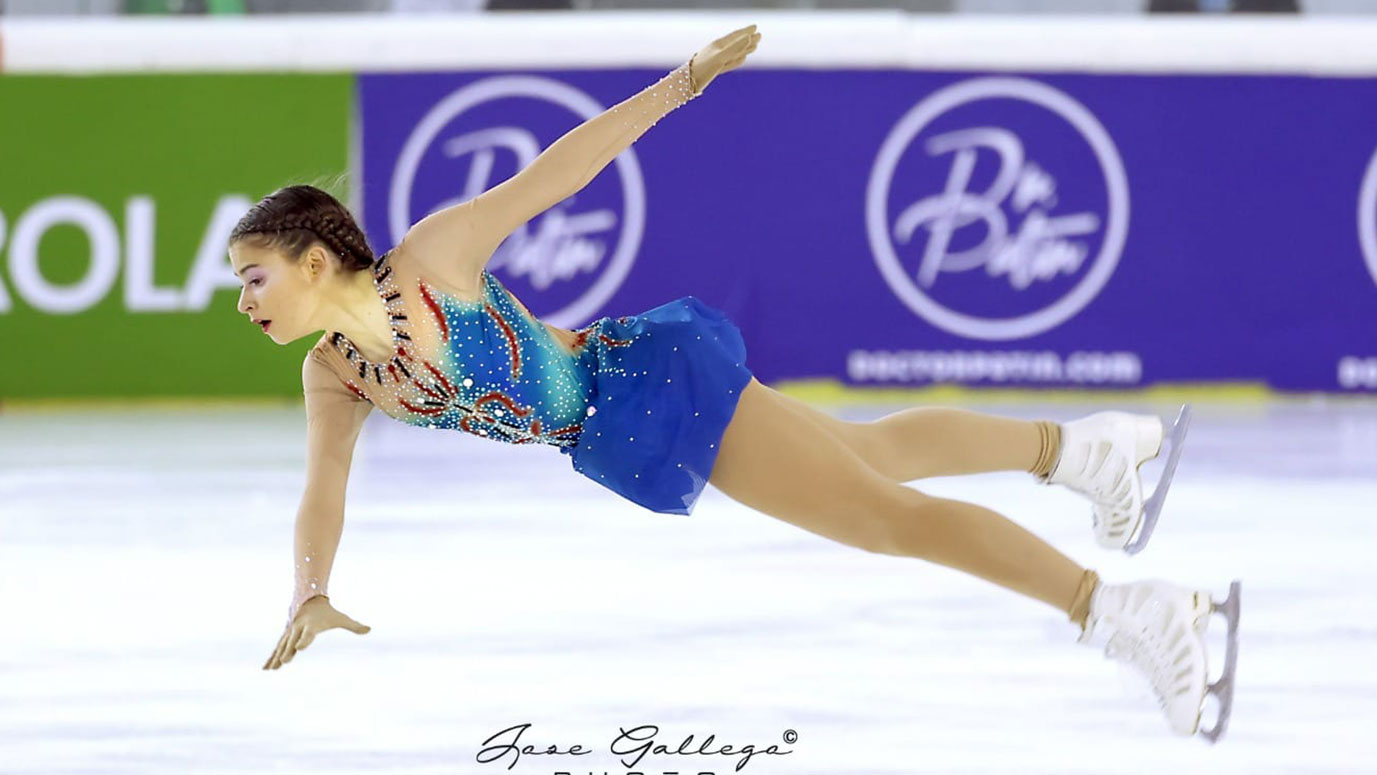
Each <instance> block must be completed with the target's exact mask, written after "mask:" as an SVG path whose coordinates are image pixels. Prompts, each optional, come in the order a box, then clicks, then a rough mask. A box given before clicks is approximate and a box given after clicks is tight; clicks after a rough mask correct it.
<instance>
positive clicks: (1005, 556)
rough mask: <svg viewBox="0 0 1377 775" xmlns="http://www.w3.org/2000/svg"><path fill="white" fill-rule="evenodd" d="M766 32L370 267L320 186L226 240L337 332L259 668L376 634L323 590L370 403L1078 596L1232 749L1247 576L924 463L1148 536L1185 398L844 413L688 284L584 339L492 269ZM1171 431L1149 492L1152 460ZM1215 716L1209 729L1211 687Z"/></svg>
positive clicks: (1087, 618)
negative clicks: (1126, 557)
mask: <svg viewBox="0 0 1377 775" xmlns="http://www.w3.org/2000/svg"><path fill="white" fill-rule="evenodd" d="M759 40H760V33H758V32H756V29H755V25H751V26H749V27H745V28H742V29H739V30H736V31H735V32H732V33H730V34H728V35H725V36H723V37H721V38H719V39H717V40H715V41H713V42H712V43H710V44H708V45H707V46H705V47H704V48H703V49H702V50H700V51H698V52H697V53H695V54H694V55H693V57H691V58H690V59H689V60H688V61H687V62H685V63H684V64H682V65H680V66H679V67H677V68H675V69H674V70H673V71H671V72H670V73H669V74H668V75H666V76H665V77H664V78H662V79H661V80H660V81H658V82H657V83H655V84H653V85H651V86H649V87H647V88H645V89H644V90H643V91H641V92H640V93H638V94H636V95H634V96H632V97H630V98H629V99H627V100H625V101H623V102H621V103H620V104H618V105H616V106H615V107H613V108H611V109H610V110H607V111H606V112H604V113H602V114H601V115H598V116H596V117H594V118H592V119H590V120H588V121H586V122H584V123H583V124H581V125H580V126H578V127H576V128H574V129H573V130H571V131H569V132H568V133H566V134H565V135H564V136H562V137H560V138H559V140H558V141H556V142H555V143H554V144H553V145H551V146H550V147H549V148H548V149H546V150H545V151H544V152H543V153H541V154H540V156H539V157H538V158H536V159H535V160H534V161H533V162H532V163H531V164H530V165H528V166H527V167H526V168H525V169H522V170H520V171H519V172H518V173H517V174H515V175H513V176H512V177H511V178H509V179H507V180H505V181H504V182H502V183H501V184H499V185H497V186H495V187H494V188H492V189H490V190H488V191H486V192H484V193H482V194H480V195H479V196H476V197H474V198H472V199H470V200H468V201H466V202H464V203H462V204H457V205H453V206H450V207H446V208H444V209H441V210H439V211H437V212H435V213H432V214H430V215H428V216H426V217H425V218H423V219H421V220H420V221H419V222H417V223H416V224H414V225H413V226H412V227H411V228H410V229H409V230H408V231H407V233H406V235H405V237H404V238H403V239H402V241H401V243H400V244H398V245H397V246H396V247H394V248H393V249H392V250H390V251H388V252H387V253H385V254H384V255H382V256H381V257H379V258H377V259H376V260H375V258H374V255H373V252H372V251H371V250H370V248H369V246H368V243H367V241H366V239H365V237H364V235H363V233H362V231H361V230H360V229H359V227H358V225H357V224H356V222H355V220H354V218H353V217H352V216H351V214H350V213H349V211H348V210H347V209H346V208H345V207H344V206H343V205H342V204H341V203H340V202H339V201H338V200H336V199H335V198H334V197H332V196H330V195H329V194H327V193H325V192H324V191H322V190H320V189H318V188H315V187H312V186H303V185H297V186H288V187H286V188H283V189H280V190H278V191H276V192H274V193H272V194H270V195H269V196H267V197H265V198H264V199H263V200H261V201H260V202H258V203H257V204H255V205H254V207H253V208H252V209H251V210H250V211H249V212H248V213H247V214H246V215H245V216H244V218H243V219H242V220H241V221H240V222H239V224H238V225H237V226H236V228H235V229H234V231H233V233H232V235H231V237H230V240H229V256H230V261H231V263H232V264H233V267H234V271H235V274H236V275H238V276H240V278H241V279H242V281H243V290H242V293H241V295H240V299H239V305H238V309H239V311H240V312H242V313H244V314H245V315H248V316H249V317H250V318H251V319H252V320H253V322H254V323H256V324H258V325H261V326H262V328H263V331H264V332H265V333H267V335H268V336H270V337H271V338H272V339H273V341H275V342H277V343H279V344H287V343H288V342H292V341H294V340H296V339H299V338H300V337H303V336H307V335H311V334H314V333H315V332H319V331H322V330H323V331H324V332H325V333H324V335H323V336H321V337H320V339H319V340H318V341H317V342H316V344H315V346H314V347H313V348H312V349H311V350H310V352H309V353H308V355H307V357H306V358H305V359H304V361H303V363H302V371H301V380H302V389H303V391H304V393H305V401H306V412H307V464H306V478H307V481H306V485H305V492H304V494H303V496H302V500H301V507H300V510H299V512H298V514H297V521H296V528H295V541H294V562H295V568H296V572H295V589H294V595H293V598H292V602H291V605H290V606H289V607H288V612H287V622H286V625H285V626H284V628H283V632H282V635H281V637H280V639H279V640H278V643H277V646H276V648H275V649H274V650H273V653H272V655H271V656H270V657H269V659H268V661H267V662H266V663H265V664H264V666H263V667H264V669H277V668H279V667H281V665H283V664H284V663H286V662H290V661H291V660H292V658H293V656H294V655H295V654H297V653H298V652H300V651H301V650H303V649H305V648H307V647H308V646H310V645H311V643H312V641H313V640H314V639H315V637H316V635H318V634H319V633H321V632H324V631H325V630H329V629H333V628H344V629H348V630H351V631H353V632H355V633H359V634H362V633H366V632H368V630H369V628H368V627H367V626H365V625H362V624H360V623H359V622H357V621H355V620H354V619H351V618H350V617H348V616H346V615H345V614H343V613H341V612H340V611H338V610H336V609H335V608H334V607H333V605H332V604H331V603H330V601H329V597H328V595H327V594H326V591H327V590H326V584H327V581H328V580H329V577H330V568H331V565H332V563H333V561H334V557H335V551H336V548H337V547H338V544H339V538H340V532H341V530H342V528H343V519H344V501H345V482H346V479H347V478H348V474H349V467H350V461H351V459H352V455H353V449H354V443H355V440H356V438H357V436H358V433H359V429H360V426H361V424H362V423H363V420H364V418H365V416H366V415H367V414H368V413H369V411H370V410H371V409H372V408H374V407H377V408H378V409H380V410H381V411H382V412H383V413H384V414H386V415H388V416H389V417H391V418H393V419H396V420H400V421H402V422H405V423H409V424H411V425H421V426H425V427H428V428H444V429H450V430H460V431H464V432H467V433H470V434H474V435H477V436H482V437H486V438H488V439H492V440H495V441H501V442H507V443H511V444H548V445H552V446H555V447H558V448H559V451H560V452H561V453H563V454H567V455H569V456H570V459H571V463H572V466H573V468H574V469H575V470H576V471H578V472H579V473H581V474H583V475H584V476H586V477H588V478H590V479H592V480H593V481H595V482H597V483H599V484H601V485H603V486H604V487H606V488H608V489H610V490H612V491H614V492H616V493H618V494H619V495H622V496H623V497H625V498H627V499H629V500H631V501H634V502H636V503H638V504H641V505H642V506H644V507H646V508H647V509H650V510H652V511H655V512H659V513H666V514H685V515H687V514H690V513H691V512H692V509H693V506H694V504H695V503H696V502H697V500H698V497H699V495H700V494H701V492H702V490H703V487H704V485H705V484H707V483H709V482H711V483H712V484H713V485H714V486H715V487H716V488H717V489H719V490H720V491H722V492H724V493H726V494H727V495H728V496H729V497H731V498H732V499H734V500H736V501H739V502H740V503H743V504H745V505H747V506H749V507H751V508H753V509H756V510H759V511H761V512H764V513H766V514H769V515H771V516H773V517H776V518H778V519H781V520H784V521H786V522H789V523H791V524H793V525H796V526H798V527H800V528H802V529H804V530H807V531H810V532H813V533H816V534H818V535H821V536H824V537H826V538H830V539H832V540H834V541H839V542H841V543H844V544H848V545H850V546H854V547H857V548H859V549H862V550H865V551H868V552H875V553H879V554H888V555H903V556H908V557H919V558H922V559H925V560H928V561H931V562H935V563H939V564H941V565H945V566H947V567H949V568H955V569H958V570H961V571H964V572H966V573H969V574H972V575H975V576H978V577H980V578H982V579H985V580H987V581H990V582H992V583H994V584H998V585H1000V586H1003V587H1005V588H1008V589H1010V590H1013V591H1014V592H1017V593H1020V594H1022V595H1026V596H1028V597H1030V598H1032V599H1034V600H1039V601H1042V602H1043V603H1045V604H1047V605H1050V606H1052V607H1053V608H1055V609H1057V610H1058V611H1062V612H1064V613H1065V614H1066V615H1067V616H1068V617H1069V618H1070V620H1071V621H1072V622H1075V623H1076V624H1078V625H1079V626H1080V628H1081V632H1080V637H1079V639H1078V642H1081V643H1087V644H1090V645H1092V646H1098V645H1099V644H1100V643H1101V642H1103V643H1104V644H1105V653H1106V655H1108V656H1111V657H1115V658H1118V659H1120V660H1123V661H1126V662H1129V663H1131V664H1132V665H1134V666H1135V667H1136V668H1137V669H1138V670H1139V671H1141V672H1142V674H1144V675H1145V676H1146V677H1147V678H1148V680H1149V682H1150V683H1151V685H1152V686H1153V689H1154V692H1155V693H1156V695H1157V698H1158V701H1159V704H1160V705H1161V707H1162V709H1163V710H1164V711H1165V713H1166V716H1167V719H1168V720H1169V723H1170V727H1171V729H1172V730H1174V731H1175V732H1176V733H1178V734H1182V735H1190V734H1195V733H1197V732H1199V733H1201V734H1202V735H1204V736H1205V737H1206V738H1207V739H1209V740H1211V741H1213V740H1215V739H1217V738H1218V736H1219V734H1221V733H1222V732H1223V731H1224V729H1225V725H1226V724H1227V721H1228V716H1229V710H1230V706H1231V704H1232V676H1233V669H1234V658H1235V647H1236V642H1237V641H1236V636H1235V633H1236V628H1237V623H1238V610H1239V609H1238V604H1239V584H1238V582H1237V581H1235V582H1234V583H1233V584H1232V585H1231V587H1230V593H1229V596H1228V598H1227V600H1226V601H1225V602H1224V603H1222V604H1221V603H1215V602H1214V601H1213V600H1212V599H1211V596H1210V593H1209V591H1208V590H1206V589H1196V588H1189V587H1180V586H1176V585H1174V584H1170V583H1168V582H1165V581H1160V580H1148V581H1138V582H1132V583H1124V584H1110V583H1102V582H1100V581H1099V576H1098V574H1096V572H1095V571H1093V570H1089V569H1086V568H1082V567H1081V566H1079V565H1077V564H1076V563H1074V562H1072V561H1071V560H1070V559H1069V558H1067V557H1066V556H1065V555H1063V554H1061V553H1060V552H1058V551H1057V550H1056V549H1054V548H1053V547H1051V546H1049V545H1048V544H1047V543H1045V542H1043V541H1042V540H1040V539H1039V538H1038V537H1037V536H1035V535H1033V534H1032V533H1029V532H1028V531H1027V530H1024V529H1023V528H1022V527H1020V526H1018V525H1017V524H1015V523H1013V522H1011V521H1009V520H1008V519H1006V518H1004V517H1003V516H1001V515H1000V514H997V513H995V512H993V511H991V510H989V509H986V508H983V507H981V506H977V505H974V504H970V503H964V502H961V501H956V500H949V499H946V498H936V497H931V496H928V495H925V494H923V493H921V492H919V491H918V490H915V489H913V488H911V487H908V486H905V483H907V482H911V481H913V480H915V479H922V478H924V477H930V476H953V475H957V474H974V473H980V472H985V471H1027V472H1029V473H1031V474H1032V475H1033V476H1034V477H1035V478H1036V480H1037V481H1040V482H1042V483H1046V484H1061V485H1065V486H1066V487H1068V488H1070V489H1072V490H1074V491H1076V492H1078V493H1081V494H1083V495H1085V496H1087V497H1088V498H1089V499H1090V501H1091V503H1092V504H1093V508H1092V527H1093V530H1094V534H1095V536H1096V539H1097V541H1098V542H1099V544H1100V545H1102V546H1104V547H1107V548H1112V549H1121V550H1127V551H1129V552H1135V551H1137V550H1139V549H1141V548H1142V547H1143V545H1144V543H1145V542H1146V540H1147V537H1148V535H1149V533H1150V531H1151V530H1152V527H1153V524H1154V522H1155V520H1156V517H1157V513H1158V509H1160V507H1161V500H1162V498H1163V497H1164V496H1165V494H1166V488H1167V485H1168V484H1169V483H1170V477H1171V473H1172V470H1174V468H1175V461H1176V456H1177V455H1178V454H1179V452H1180V447H1181V439H1182V437H1183V435H1184V433H1185V429H1186V420H1187V415H1186V413H1185V410H1184V409H1183V413H1182V416H1181V417H1180V418H1179V419H1178V420H1177V422H1176V423H1175V424H1174V425H1173V426H1172V427H1170V428H1168V427H1167V426H1166V425H1165V424H1164V423H1163V422H1162V420H1161V419H1159V418H1157V417H1153V416H1141V415H1130V414H1125V413H1121V412H1102V413H1098V414H1094V415H1091V416H1089V417H1085V418H1083V419H1079V420H1075V421H1072V422H1068V423H1065V424H1062V425H1059V424H1057V423H1053V422H1047V421H1034V422H1025V421H1021V420H1015V419H1009V418H1004V417H997V416H992V415H986V414H980V413H975V412H969V411H964V410H957V409H946V408H911V409H906V410H903V411H900V412H896V413H894V414H891V415H889V416H887V417H883V418H881V419H879V420H875V421H873V422H847V421H843V420H840V419H837V418H834V417H832V416H831V415H829V414H826V413H824V412H822V411H819V410H817V409H814V408H813V407H811V406H809V405H807V404H805V403H803V402H801V401H798V400H796V399H793V398H791V397H788V396H786V395H784V394H782V393H780V392H777V391H775V390H773V389H771V388H769V387H766V386H765V385H762V384H761V383H760V382H758V381H757V380H756V379H755V378H754V377H753V376H752V374H751V372H750V370H749V369H748V368H747V365H746V349H745V345H744V343H743V341H742V338H741V334H740V332H739V331H738V330H737V328H736V327H735V326H734V325H733V324H732V323H731V322H730V321H729V320H728V319H727V318H726V317H725V316H724V315H723V314H722V313H721V312H719V311H718V310H716V309H714V308H712V307H709V306H707V305H705V304H704V303H702V302H701V301H699V300H698V299H697V298H695V297H693V296H687V297H683V298H679V299H675V300H674V301H671V302H668V303H666V304H662V305H660V306H658V307H655V308H653V309H651V310H648V311H646V312H644V313H641V314H638V315H627V316H622V317H616V318H612V317H604V318H601V319H599V320H596V321H594V322H593V323H590V324H589V325H587V326H585V327H584V328H581V329H578V330H576V331H571V330H566V329H562V328H557V327H555V326H552V325H550V324H548V323H544V322H542V321H540V320H538V319H536V318H535V317H533V316H532V315H531V314H530V313H529V312H528V311H527V309H526V308H525V306H524V305H522V304H521V302H520V301H518V300H517V299H516V298H515V297H514V296H512V294H511V293H510V292H509V291H508V290H507V289H506V288H505V287H504V286H503V284H502V283H501V282H499V281H498V279H497V278H496V277H495V276H494V275H493V274H491V273H490V272H489V271H488V270H487V269H486V266H485V265H486V263H487V261H488V259H489V258H490V257H491V255H492V254H493V252H494V251H495V250H496V248H497V246H498V245H499V243H501V242H502V241H503V239H505V238H506V236H507V235H508V234H510V233H511V232H512V231H514V230H515V229H517V228H518V227H520V226H521V225H522V224H524V223H525V222H526V221H528V220H529V219H531V218H533V217H534V216H536V215H537V214H539V213H541V212H542V211H544V210H546V209H548V208H549V207H551V206H553V205H555V204H556V203H558V202H560V201H561V200H563V199H565V198H566V197H568V196H570V195H572V194H574V193H575V192H577V191H578V190H580V189H581V188H583V186H584V185H586V184H587V183H588V182H589V181H590V180H592V179H593V177H594V176H595V175H597V174H598V172H599V171H600V170H602V169H603V168H604V167H605V166H606V165H607V164H608V163H610V162H611V161H612V160H613V159H614V158H615V157H616V156H617V155H618V154H619V153H621V152H622V151H623V150H625V149H626V148H627V147H628V146H630V145H631V143H632V142H634V141H635V140H636V139H637V138H638V137H640V135H641V134H643V133H644V132H645V131H646V130H647V129H649V128H650V127H652V126H654V125H655V124H656V123H657V122H658V121H659V120H660V119H661V118H662V117H663V116H664V115H666V114H667V113H668V112H669V111H671V110H673V109H674V108H676V107H679V106H681V105H683V104H685V103H686V102H688V101H689V100H690V99H692V98H694V97H697V96H698V95H700V94H701V93H702V91H703V89H704V88H705V87H706V86H707V85H708V84H709V83H711V81H712V80H713V78H714V77H716V76H717V75H719V74H721V73H724V72H727V71H729V70H732V69H734V68H736V67H739V66H740V65H741V64H742V62H744V61H745V58H746V57H747V55H749V54H750V53H751V52H753V51H754V50H755V48H756V45H757V43H758V42H759ZM1167 446H1169V447H1170V454H1169V456H1168V460H1167V471H1166V473H1165V474H1164V475H1163V477H1162V478H1161V480H1160V481H1159V483H1158V485H1157V489H1156V492H1155V493H1154V494H1153V495H1152V496H1151V497H1146V498H1145V497H1144V493H1143V485H1142V482H1141V478H1140V474H1139V467H1140V466H1141V465H1142V464H1143V463H1144V462H1145V461H1147V460H1151V459H1153V458H1156V457H1157V456H1158V455H1159V454H1160V453H1161V451H1162V449H1163V448H1164V447H1167ZM1215 611H1221V612H1223V613H1224V614H1225V616H1226V617H1227V618H1228V622H1229V624H1228V627H1229V645H1228V653H1227V659H1226V664H1225V668H1224V671H1223V674H1222V676H1221V678H1220V680H1218V681H1216V682H1214V683H1210V682H1209V680H1208V672H1207V669H1206V664H1207V653H1206V652H1207V649H1206V644H1205V633H1206V629H1207V626H1208V622H1209V621H1210V618H1211V614H1212V613H1213V612H1215ZM1209 693H1213V694H1216V695H1217V696H1218V698H1219V701H1220V713H1219V720H1218V722H1217V723H1216V724H1215V725H1214V727H1213V728H1210V729H1202V728H1201V724H1200V719H1201V715H1202V714H1201V711H1202V708H1203V705H1204V702H1205V697H1206V695H1207V694H1209Z"/></svg>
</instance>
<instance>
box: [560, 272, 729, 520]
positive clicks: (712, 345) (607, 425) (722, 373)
mask: <svg viewBox="0 0 1377 775" xmlns="http://www.w3.org/2000/svg"><path fill="white" fill-rule="evenodd" d="M596 336H597V341H596V342H595V343H594V344H593V347H594V348H596V354H597V367H596V370H595V373H594V378H593V381H594V395H593V397H592V401H591V403H590V406H592V407H593V411H594V413H593V414H592V415H589V416H588V417H586V418H585V419H584V422H583V430H582V432H581V433H580V436H579V442H578V445H577V446H574V447H562V448H560V452H562V453H564V454H567V455H570V456H571V457H572V458H573V466H574V470H575V471H578V472H579V473H581V474H583V475H584V476H586V477H588V478H589V479H592V480H593V481H595V482H597V483H598V484H601V485H603V486H604V487H606V488H608V489H610V490H612V491H613V492H615V493H617V494H619V495H621V496H622V497H624V498H627V499H628V500H631V501H634V502H636V503H639V504H641V505H642V506H644V507H646V508H647V509H650V510H651V511H656V512H659V513H662V514H684V515H688V514H691V513H693V507H694V504H696V503H697V501H698V496H699V495H701V494H702V492H703V487H704V485H706V484H707V483H708V478H709V476H710V475H711V474H712V467H713V463H715V462H716V461H717V453H718V450H719V447H720V444H719V442H720V441H721V440H722V434H723V432H724V431H726V429H727V423H729V422H731V418H732V414H733V412H735V410H736V403H737V400H738V399H740V398H741V391H742V390H743V389H745V387H746V384H747V383H748V382H749V381H750V379H751V371H750V369H748V368H746V343H745V341H744V340H743V339H742V338H741V332H740V331H739V330H738V329H737V328H736V326H735V325H733V324H732V322H731V321H730V320H729V319H728V318H727V316H726V315H724V314H723V313H722V312H721V311H719V310H717V309H714V308H713V307H709V306H708V305H706V304H704V303H703V302H701V301H699V300H698V299H697V298H696V297H693V296H685V297H682V298H678V299H675V300H674V301H671V302H667V303H665V304H661V305H660V306H658V307H655V308H653V309H650V310H647V311H646V312H643V313H641V314H639V315H628V316H624V317H619V318H603V319H602V320H601V321H599V325H598V328H597V330H596Z"/></svg>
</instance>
